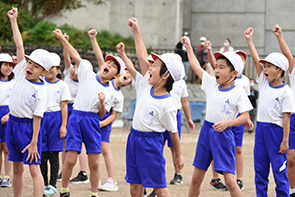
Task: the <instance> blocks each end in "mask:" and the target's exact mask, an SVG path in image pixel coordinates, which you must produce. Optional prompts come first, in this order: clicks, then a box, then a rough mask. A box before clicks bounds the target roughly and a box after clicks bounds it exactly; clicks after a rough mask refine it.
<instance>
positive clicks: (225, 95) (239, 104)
mask: <svg viewBox="0 0 295 197" xmlns="http://www.w3.org/2000/svg"><path fill="white" fill-rule="evenodd" d="M201 88H202V90H204V91H205V93H206V98H207V104H206V120H207V121H209V122H212V123H216V122H218V121H223V120H233V119H235V118H236V116H237V114H238V113H242V112H246V111H250V110H251V109H253V107H252V105H251V102H250V100H249V99H248V96H247V95H246V93H245V90H244V89H243V88H241V87H238V86H236V85H235V84H234V85H232V86H231V87H229V88H226V89H221V88H220V85H219V84H218V83H217V82H216V79H215V77H212V76H211V75H209V74H208V73H207V72H204V73H203V77H202V86H201Z"/></svg>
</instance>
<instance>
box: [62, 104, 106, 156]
mask: <svg viewBox="0 0 295 197" xmlns="http://www.w3.org/2000/svg"><path fill="white" fill-rule="evenodd" d="M98 117H99V116H98V113H94V112H85V111H78V110H73V112H72V114H71V116H70V118H69V121H68V126H67V137H66V151H77V152H79V153H80V152H81V148H82V143H83V142H84V144H85V147H86V153H87V154H88V153H101V148H100V144H101V134H100V128H99V118H98Z"/></svg>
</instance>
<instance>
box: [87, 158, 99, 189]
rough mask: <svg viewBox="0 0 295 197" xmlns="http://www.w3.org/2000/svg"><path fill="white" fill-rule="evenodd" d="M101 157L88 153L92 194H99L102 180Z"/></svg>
mask: <svg viewBox="0 0 295 197" xmlns="http://www.w3.org/2000/svg"><path fill="white" fill-rule="evenodd" d="M99 155H100V154H99V153H88V166H89V170H90V185H91V192H97V186H98V181H99V179H100V173H99Z"/></svg>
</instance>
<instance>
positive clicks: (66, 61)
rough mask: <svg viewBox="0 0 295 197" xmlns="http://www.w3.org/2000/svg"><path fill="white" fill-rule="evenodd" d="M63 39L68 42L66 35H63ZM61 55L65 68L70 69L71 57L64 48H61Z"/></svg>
mask: <svg viewBox="0 0 295 197" xmlns="http://www.w3.org/2000/svg"><path fill="white" fill-rule="evenodd" d="M64 37H65V39H67V40H69V36H68V35H67V34H66V33H64ZM63 54H64V62H65V68H66V70H67V69H69V68H70V67H71V57H70V55H69V54H68V52H67V51H66V49H65V47H64V48H63Z"/></svg>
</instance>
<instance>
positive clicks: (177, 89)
mask: <svg viewBox="0 0 295 197" xmlns="http://www.w3.org/2000/svg"><path fill="white" fill-rule="evenodd" d="M170 94H171V96H172V98H173V99H174V101H175V103H176V109H181V108H182V105H181V98H184V97H188V91H187V86H186V83H185V81H184V80H183V79H181V80H179V81H175V82H174V83H173V86H172V90H171V91H170Z"/></svg>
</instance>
